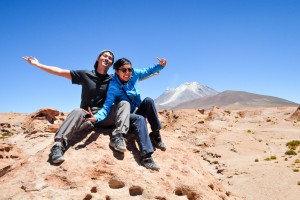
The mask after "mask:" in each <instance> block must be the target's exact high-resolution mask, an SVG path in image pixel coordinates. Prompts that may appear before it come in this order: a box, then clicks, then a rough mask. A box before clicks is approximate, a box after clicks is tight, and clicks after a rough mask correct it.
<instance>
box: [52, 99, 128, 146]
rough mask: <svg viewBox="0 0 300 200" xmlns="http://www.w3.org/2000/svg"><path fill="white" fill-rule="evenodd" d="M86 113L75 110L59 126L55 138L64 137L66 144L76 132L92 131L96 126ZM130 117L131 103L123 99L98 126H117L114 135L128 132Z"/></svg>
mask: <svg viewBox="0 0 300 200" xmlns="http://www.w3.org/2000/svg"><path fill="white" fill-rule="evenodd" d="M86 114H87V113H86V112H85V111H84V110H83V109H81V108H77V109H75V110H73V111H72V112H71V113H70V114H69V115H68V116H67V118H66V119H65V121H64V122H63V123H62V125H61V126H60V127H59V129H58V131H57V132H56V135H55V137H54V140H55V139H61V138H62V139H63V141H64V144H65V145H68V140H70V139H72V137H73V136H74V134H76V133H79V132H81V131H83V130H86V131H90V130H91V129H92V128H94V124H93V123H92V122H91V121H86V120H85V115H86ZM129 119H130V104H129V103H128V102H127V101H121V102H119V103H118V104H114V105H113V106H112V108H111V110H110V113H109V115H108V116H107V117H106V118H105V119H104V120H103V121H101V122H100V123H98V124H97V125H96V126H97V127H102V128H105V127H110V126H115V127H116V128H115V129H114V130H113V132H112V135H113V136H114V135H116V134H118V133H122V134H126V133H127V132H128V130H129Z"/></svg>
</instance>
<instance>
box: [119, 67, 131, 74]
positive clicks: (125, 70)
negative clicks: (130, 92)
mask: <svg viewBox="0 0 300 200" xmlns="http://www.w3.org/2000/svg"><path fill="white" fill-rule="evenodd" d="M119 70H120V71H121V72H123V73H126V72H127V70H128V72H129V73H131V72H132V68H122V69H119Z"/></svg>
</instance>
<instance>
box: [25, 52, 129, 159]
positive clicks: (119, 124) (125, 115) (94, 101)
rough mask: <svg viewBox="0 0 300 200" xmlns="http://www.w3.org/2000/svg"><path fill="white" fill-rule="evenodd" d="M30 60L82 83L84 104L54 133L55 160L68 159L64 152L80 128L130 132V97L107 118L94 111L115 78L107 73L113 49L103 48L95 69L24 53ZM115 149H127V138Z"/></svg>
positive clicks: (121, 132) (52, 149)
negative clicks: (76, 67)
mask: <svg viewBox="0 0 300 200" xmlns="http://www.w3.org/2000/svg"><path fill="white" fill-rule="evenodd" d="M23 59H24V60H26V61H27V62H28V63H29V64H31V65H33V66H36V67H37V68H39V69H42V70H44V71H46V72H48V73H50V74H54V75H57V76H61V77H64V78H67V79H69V80H71V81H72V83H73V84H78V85H81V87H82V94H81V104H80V108H78V109H75V110H73V111H72V112H71V113H70V114H69V115H68V116H67V118H66V119H65V121H64V122H63V123H62V125H61V126H60V128H59V129H58V131H57V132H56V135H55V137H54V141H55V143H54V145H53V146H52V148H51V160H52V162H53V163H61V162H63V161H64V160H65V158H64V156H63V154H64V151H65V148H66V146H67V145H68V141H69V140H70V139H71V138H72V137H73V136H74V135H75V134H76V133H78V132H80V131H83V130H91V129H92V128H93V127H94V126H96V127H110V126H112V125H114V126H115V127H116V128H115V129H114V130H113V132H112V136H115V135H120V134H126V133H127V131H128V130H129V115H130V105H129V103H128V102H127V101H120V102H118V103H116V104H114V105H113V106H112V109H111V111H110V112H109V113H108V115H107V117H106V118H105V119H104V120H101V121H96V119H95V118H93V117H92V116H91V113H97V111H98V110H99V109H101V108H102V106H103V104H104V101H105V99H106V92H107V88H108V84H109V82H110V80H111V78H112V76H111V75H108V74H107V71H108V69H109V68H110V67H111V66H112V64H113V62H114V54H113V53H112V51H110V50H104V51H102V52H100V54H99V56H98V57H97V60H96V62H95V64H94V70H67V69H62V68H59V67H55V66H48V65H44V64H41V63H40V62H39V61H38V60H37V59H36V58H34V57H31V56H30V57H28V56H24V57H23ZM112 145H113V146H114V147H115V149H117V150H119V151H122V152H123V151H125V150H126V146H125V142H124V140H123V139H122V138H121V139H119V140H114V143H113V144H112Z"/></svg>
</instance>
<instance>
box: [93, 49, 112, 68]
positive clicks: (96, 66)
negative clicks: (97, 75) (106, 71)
mask: <svg viewBox="0 0 300 200" xmlns="http://www.w3.org/2000/svg"><path fill="white" fill-rule="evenodd" d="M106 52H108V53H109V54H110V55H111V56H112V63H114V60H115V56H114V53H113V52H112V51H110V50H103V51H101V52H100V54H99V56H98V57H97V60H96V62H95V64H94V69H95V70H96V71H97V68H98V58H99V57H100V56H102V55H103V54H104V53H106Z"/></svg>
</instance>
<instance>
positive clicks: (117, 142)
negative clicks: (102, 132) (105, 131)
mask: <svg viewBox="0 0 300 200" xmlns="http://www.w3.org/2000/svg"><path fill="white" fill-rule="evenodd" d="M109 146H110V147H112V148H114V149H115V150H116V151H120V152H125V151H126V146H125V138H124V137H123V135H122V134H117V135H115V136H113V138H112V139H111V140H110V142H109Z"/></svg>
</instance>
